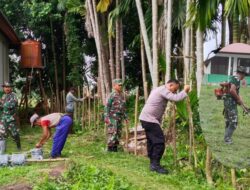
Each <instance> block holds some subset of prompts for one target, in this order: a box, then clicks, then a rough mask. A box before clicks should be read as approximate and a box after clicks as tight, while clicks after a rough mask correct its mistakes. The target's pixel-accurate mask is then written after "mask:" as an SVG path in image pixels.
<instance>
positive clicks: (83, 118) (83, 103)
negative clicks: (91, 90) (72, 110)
mask: <svg viewBox="0 0 250 190" xmlns="http://www.w3.org/2000/svg"><path fill="white" fill-rule="evenodd" d="M82 95H83V97H84V96H85V94H84V87H82ZM84 128H85V99H83V101H82V130H83V129H84Z"/></svg>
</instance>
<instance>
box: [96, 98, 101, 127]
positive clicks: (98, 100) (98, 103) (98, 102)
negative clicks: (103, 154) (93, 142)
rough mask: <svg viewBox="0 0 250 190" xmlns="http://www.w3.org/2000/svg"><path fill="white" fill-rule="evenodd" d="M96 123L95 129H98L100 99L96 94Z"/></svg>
mask: <svg viewBox="0 0 250 190" xmlns="http://www.w3.org/2000/svg"><path fill="white" fill-rule="evenodd" d="M96 120H97V121H96V125H97V130H98V129H99V125H100V99H99V96H98V94H97V119H96Z"/></svg>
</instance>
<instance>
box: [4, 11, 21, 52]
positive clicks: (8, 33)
mask: <svg viewBox="0 0 250 190" xmlns="http://www.w3.org/2000/svg"><path fill="white" fill-rule="evenodd" d="M0 32H1V33H3V35H4V36H5V37H6V38H7V39H8V40H9V42H10V44H11V46H14V47H17V46H19V45H20V43H21V42H20V39H19V38H18V36H17V35H16V33H15V31H14V29H13V28H12V26H11V24H10V23H9V21H8V20H7V18H6V17H5V16H4V15H3V13H2V12H1V11H0Z"/></svg>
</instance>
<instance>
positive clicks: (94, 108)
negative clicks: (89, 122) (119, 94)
mask: <svg viewBox="0 0 250 190" xmlns="http://www.w3.org/2000/svg"><path fill="white" fill-rule="evenodd" d="M93 94H94V95H93V98H94V100H93V112H94V116H93V118H94V119H93V126H94V129H96V107H95V106H96V100H95V92H94V93H93Z"/></svg>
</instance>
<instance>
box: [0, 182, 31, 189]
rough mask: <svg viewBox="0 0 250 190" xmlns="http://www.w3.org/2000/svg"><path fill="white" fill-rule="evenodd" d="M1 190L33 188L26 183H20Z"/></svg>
mask: <svg viewBox="0 0 250 190" xmlns="http://www.w3.org/2000/svg"><path fill="white" fill-rule="evenodd" d="M1 190H32V187H31V186H30V185H27V184H25V183H19V184H14V185H8V186H4V187H1Z"/></svg>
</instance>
